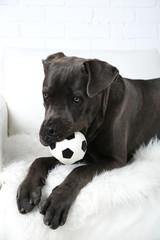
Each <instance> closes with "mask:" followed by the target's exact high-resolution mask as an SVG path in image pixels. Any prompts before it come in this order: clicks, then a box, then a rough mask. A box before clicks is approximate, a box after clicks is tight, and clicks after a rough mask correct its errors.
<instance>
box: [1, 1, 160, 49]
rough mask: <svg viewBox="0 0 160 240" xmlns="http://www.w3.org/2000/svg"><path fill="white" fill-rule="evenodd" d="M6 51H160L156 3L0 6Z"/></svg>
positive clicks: (159, 5) (19, 3)
mask: <svg viewBox="0 0 160 240" xmlns="http://www.w3.org/2000/svg"><path fill="white" fill-rule="evenodd" d="M143 43H144V44H143ZM5 46H13V47H14V46H16V47H18V46H19V47H25V48H30V47H33V48H35V47H36V48H58V49H69V48H74V49H76V48H80V49H82V48H84V49H92V48H93V49H103V48H105V49H138V48H146V47H147V48H154V47H157V48H158V49H159V50H160V0H0V47H1V49H3V48H4V47H5Z"/></svg>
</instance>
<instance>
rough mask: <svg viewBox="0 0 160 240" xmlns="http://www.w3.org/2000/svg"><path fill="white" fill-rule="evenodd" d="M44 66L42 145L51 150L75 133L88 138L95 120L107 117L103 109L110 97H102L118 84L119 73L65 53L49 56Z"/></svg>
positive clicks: (92, 61) (113, 68) (93, 61)
mask: <svg viewBox="0 0 160 240" xmlns="http://www.w3.org/2000/svg"><path fill="white" fill-rule="evenodd" d="M43 66H44V73H45V79H44V83H43V99H44V107H45V118H44V121H43V123H42V126H41V129H40V140H41V143H42V144H43V145H46V146H48V145H49V146H50V145H52V144H53V143H55V142H57V141H62V140H63V139H65V138H66V137H68V136H70V135H72V133H73V132H76V131H81V132H83V134H85V135H87V132H88V129H89V128H90V126H91V125H92V123H93V122H94V121H95V119H97V118H98V116H99V115H100V114H101V113H102V112H103V114H104V109H103V110H102V109H101V108H104V106H102V105H104V102H106V101H107V97H105V98H104V97H103V96H104V94H102V93H104V89H107V88H108V87H109V86H110V84H111V83H112V82H113V81H114V80H115V78H116V77H117V75H118V70H117V69H116V68H115V67H113V66H111V65H110V64H108V63H106V62H103V61H100V60H97V59H93V60H86V59H83V58H77V57H66V56H65V55H64V54H63V53H56V54H53V55H50V56H49V57H48V58H47V59H46V60H43ZM102 101H103V103H102ZM103 114H102V115H103Z"/></svg>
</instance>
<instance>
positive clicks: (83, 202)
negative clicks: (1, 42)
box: [0, 48, 160, 240]
mask: <svg viewBox="0 0 160 240" xmlns="http://www.w3.org/2000/svg"><path fill="white" fill-rule="evenodd" d="M57 51H59V50H56V49H53V50H49V49H48V50H45V49H44V50H43V49H40V50H38V49H36V50H35V49H18V48H17V49H15V48H7V49H6V50H5V52H4V56H3V66H2V69H3V71H2V73H1V78H2V82H3V91H2V95H1V96H0V239H2V240H31V239H34V240H49V239H54V240H67V239H69V240H72V239H74V240H79V239H84V240H98V239H103V240H119V239H123V240H143V239H145V240H159V239H160V228H159V222H160V204H159V203H160V141H159V140H158V139H157V138H156V136H155V138H154V139H151V141H150V142H149V143H148V145H146V146H144V145H142V146H141V147H140V148H139V149H137V150H136V152H135V154H134V155H133V161H132V162H131V163H130V164H128V165H127V166H125V167H123V168H120V169H114V170H112V171H106V172H104V173H102V174H101V175H99V176H95V177H94V179H93V181H92V182H91V183H89V184H87V186H86V187H84V188H83V189H82V190H81V191H80V194H79V195H78V197H77V198H76V200H75V201H74V203H73V205H72V207H71V209H70V211H69V215H68V218H67V222H66V224H65V225H64V226H61V227H59V228H58V229H56V230H51V229H50V228H49V227H47V226H46V225H44V223H43V216H42V215H41V214H40V213H39V209H40V207H41V205H42V203H43V202H44V200H45V199H46V198H47V196H48V195H49V194H50V192H51V191H52V189H53V188H54V187H55V186H57V185H58V184H60V183H61V182H62V181H63V180H64V178H65V177H66V176H67V174H68V173H69V172H70V171H72V169H73V168H74V167H76V165H60V166H58V167H56V168H55V169H54V170H53V171H51V172H50V173H49V175H48V178H47V182H46V185H45V187H44V189H43V192H42V200H41V202H40V204H39V205H38V206H37V207H36V208H35V209H34V210H33V211H32V212H30V213H28V214H26V215H22V214H20V213H19V212H18V209H17V206H16V191H17V188H18V186H19V184H20V183H21V181H22V180H23V178H24V177H25V176H26V174H27V169H28V167H29V166H30V164H31V163H32V162H33V161H34V159H35V158H37V157H40V156H50V151H49V149H48V148H47V147H44V146H42V145H41V144H40V142H39V136H38V131H39V128H40V125H41V123H42V121H43V117H44V116H43V115H44V108H43V102H42V96H41V91H42V90H41V89H42V82H43V78H44V73H43V67H42V62H41V60H42V59H44V58H46V57H47V55H49V54H52V53H55V52H57ZM61 51H62V50H61ZM63 52H64V53H65V54H66V55H68V56H73V55H74V56H79V57H85V58H99V59H101V60H104V61H107V62H109V63H110V64H112V65H114V66H116V67H117V68H118V69H119V71H120V74H121V75H122V76H123V77H127V78H132V79H144V80H147V79H151V78H158V77H160V56H159V53H158V51H157V50H156V49H148V50H135V51H109V50H108V51H107V50H104V51H102V50H99V51H98V50H94V51H93V50H92V51H85V50H83V51H82V50H77V51H75V50H74V51H72V50H66V51H63ZM133 141H134V139H133Z"/></svg>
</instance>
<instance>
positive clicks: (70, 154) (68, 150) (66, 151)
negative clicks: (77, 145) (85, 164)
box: [62, 148, 73, 159]
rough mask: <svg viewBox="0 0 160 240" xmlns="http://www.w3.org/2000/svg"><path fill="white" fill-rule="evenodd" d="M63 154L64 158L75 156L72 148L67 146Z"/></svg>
mask: <svg viewBox="0 0 160 240" xmlns="http://www.w3.org/2000/svg"><path fill="white" fill-rule="evenodd" d="M62 155H63V157H64V158H68V159H70V158H71V157H72V156H73V152H72V150H71V149H69V148H66V149H65V150H63V151H62Z"/></svg>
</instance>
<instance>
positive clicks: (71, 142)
mask: <svg viewBox="0 0 160 240" xmlns="http://www.w3.org/2000/svg"><path fill="white" fill-rule="evenodd" d="M50 150H51V153H52V155H53V156H54V157H55V158H56V159H58V160H59V161H60V162H62V163H64V164H72V163H74V162H77V161H79V160H81V159H83V157H84V155H85V153H86V151H87V141H86V138H85V136H84V135H83V134H82V133H81V132H75V133H73V134H72V135H71V136H70V137H68V138H66V139H64V140H63V141H61V142H57V143H55V146H54V148H52V149H50Z"/></svg>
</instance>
